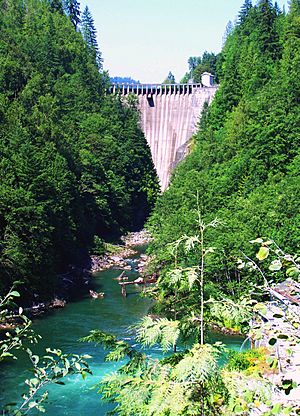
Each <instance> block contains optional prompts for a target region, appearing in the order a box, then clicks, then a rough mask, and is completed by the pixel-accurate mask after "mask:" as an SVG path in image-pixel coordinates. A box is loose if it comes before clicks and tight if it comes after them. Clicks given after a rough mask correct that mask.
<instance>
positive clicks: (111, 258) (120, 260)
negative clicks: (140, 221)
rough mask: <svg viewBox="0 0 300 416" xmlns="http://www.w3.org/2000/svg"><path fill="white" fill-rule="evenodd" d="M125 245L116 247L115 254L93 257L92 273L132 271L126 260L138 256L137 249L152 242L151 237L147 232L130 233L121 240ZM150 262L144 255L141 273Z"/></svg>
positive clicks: (140, 268) (141, 262)
mask: <svg viewBox="0 0 300 416" xmlns="http://www.w3.org/2000/svg"><path fill="white" fill-rule="evenodd" d="M121 240H122V242H123V245H118V246H116V251H115V252H114V253H106V254H104V255H103V256H96V255H92V256H91V265H90V271H91V273H96V272H100V271H102V270H106V269H110V268H115V269H122V270H131V266H130V265H129V264H128V262H127V261H126V259H128V258H129V257H132V256H134V255H135V254H137V251H136V249H135V247H137V246H143V245H146V244H148V243H149V242H150V241H151V236H150V234H149V233H148V232H147V231H146V230H142V231H139V232H135V233H129V234H127V235H126V236H123V237H122V238H121ZM147 262H148V256H146V255H145V254H142V255H141V256H140V261H139V263H138V270H139V271H140V272H141V271H143V269H144V268H145V265H146V264H147Z"/></svg>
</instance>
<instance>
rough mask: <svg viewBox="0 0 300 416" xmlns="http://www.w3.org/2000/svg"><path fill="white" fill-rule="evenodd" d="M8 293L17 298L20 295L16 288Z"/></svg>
mask: <svg viewBox="0 0 300 416" xmlns="http://www.w3.org/2000/svg"><path fill="white" fill-rule="evenodd" d="M9 295H10V296H13V297H14V298H19V297H20V296H21V295H20V293H19V292H17V291H16V290H13V291H12V292H10V294H9Z"/></svg>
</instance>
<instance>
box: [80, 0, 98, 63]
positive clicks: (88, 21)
mask: <svg viewBox="0 0 300 416" xmlns="http://www.w3.org/2000/svg"><path fill="white" fill-rule="evenodd" d="M81 33H82V36H83V39H84V41H85V43H86V45H87V47H88V49H89V51H90V53H91V55H92V56H93V58H94V59H95V61H96V64H97V66H98V68H99V69H102V58H101V52H100V51H99V47H98V43H97V30H96V28H95V24H94V19H93V16H92V14H91V12H90V10H89V8H88V7H87V6H86V7H85V9H84V11H83V13H82V19H81Z"/></svg>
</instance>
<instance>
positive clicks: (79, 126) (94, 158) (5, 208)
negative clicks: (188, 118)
mask: <svg viewBox="0 0 300 416" xmlns="http://www.w3.org/2000/svg"><path fill="white" fill-rule="evenodd" d="M76 4H77V2H65V4H64V6H65V7H64V8H63V4H62V2H61V1H60V0H58V1H50V0H26V1H24V0H1V1H0V7H1V14H0V122H1V124H0V154H1V159H0V176H1V184H0V248H1V250H0V254H1V257H0V282H1V287H2V288H3V287H7V286H8V285H9V284H10V283H11V281H13V280H15V279H21V280H23V281H24V280H25V281H26V282H27V285H26V286H27V288H30V293H31V292H32V291H40V292H46V291H47V294H48V295H50V293H51V290H52V288H53V285H54V280H55V275H56V274H57V273H58V272H63V271H64V270H65V269H66V267H67V265H68V264H69V263H72V262H73V261H74V259H76V260H78V258H80V256H81V255H82V254H84V253H86V252H87V250H88V249H89V248H90V247H91V246H92V244H93V239H94V236H95V235H96V236H99V237H100V238H103V237H106V236H107V235H108V234H115V235H117V234H120V233H121V232H124V231H126V230H132V229H134V228H135V227H138V226H141V225H142V224H143V221H144V220H145V218H146V217H147V215H148V214H149V211H150V209H151V207H152V205H153V204H154V201H155V197H156V193H157V189H158V182H157V178H156V173H155V170H154V167H153V163H152V160H151V155H150V150H149V148H148V146H147V143H146V140H145V138H144V135H143V133H142V131H141V129H140V127H139V115H138V112H137V109H136V106H135V103H134V102H127V104H125V105H123V104H122V103H121V102H120V100H119V99H118V98H116V97H112V96H109V95H107V94H106V90H107V87H108V77H107V75H106V74H105V73H103V72H102V73H101V66H102V58H101V54H100V52H99V50H98V46H97V43H96V35H95V28H94V26H93V20H92V17H91V15H90V13H89V11H88V9H86V10H85V11H84V13H83V15H82V24H81V25H80V15H79V10H78V9H76V8H75V9H74V5H75V6H76ZM71 6H72V7H73V8H72V7H71ZM81 32H82V33H81ZM49 289H50V291H49Z"/></svg>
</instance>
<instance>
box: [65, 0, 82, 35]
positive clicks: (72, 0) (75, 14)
mask: <svg viewBox="0 0 300 416" xmlns="http://www.w3.org/2000/svg"><path fill="white" fill-rule="evenodd" d="M65 10H66V12H67V15H68V16H69V17H70V20H71V22H72V23H73V25H74V27H75V29H77V26H78V24H79V23H80V3H79V1H77V0H65Z"/></svg>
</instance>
